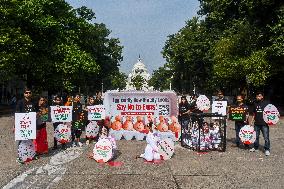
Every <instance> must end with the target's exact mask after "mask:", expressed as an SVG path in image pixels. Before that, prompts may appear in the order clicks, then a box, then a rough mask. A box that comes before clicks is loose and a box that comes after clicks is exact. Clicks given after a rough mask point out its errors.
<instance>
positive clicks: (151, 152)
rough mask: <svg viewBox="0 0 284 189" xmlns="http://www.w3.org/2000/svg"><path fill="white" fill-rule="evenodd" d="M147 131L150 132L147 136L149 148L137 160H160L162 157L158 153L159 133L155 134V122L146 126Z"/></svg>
mask: <svg viewBox="0 0 284 189" xmlns="http://www.w3.org/2000/svg"><path fill="white" fill-rule="evenodd" d="M146 127H147V130H149V132H148V134H147V136H146V142H147V146H146V148H145V152H144V153H143V154H141V155H140V156H137V157H136V158H144V159H145V160H146V161H153V160H160V159H161V155H160V154H159V152H158V141H159V137H158V133H154V132H153V122H150V123H149V124H148V125H146Z"/></svg>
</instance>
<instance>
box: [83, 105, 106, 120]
mask: <svg viewBox="0 0 284 189" xmlns="http://www.w3.org/2000/svg"><path fill="white" fill-rule="evenodd" d="M87 109H88V120H93V121H96V120H102V119H105V116H106V112H105V107H104V106H103V105H95V106H87Z"/></svg>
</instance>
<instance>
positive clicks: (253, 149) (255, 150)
mask: <svg viewBox="0 0 284 189" xmlns="http://www.w3.org/2000/svg"><path fill="white" fill-rule="evenodd" d="M249 151H250V152H257V151H258V149H255V148H252V149H250V150H249Z"/></svg>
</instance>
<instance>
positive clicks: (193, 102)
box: [189, 100, 202, 113]
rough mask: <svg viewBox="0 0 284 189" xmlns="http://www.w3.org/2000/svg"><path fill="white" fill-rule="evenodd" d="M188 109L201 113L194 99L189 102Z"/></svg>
mask: <svg viewBox="0 0 284 189" xmlns="http://www.w3.org/2000/svg"><path fill="white" fill-rule="evenodd" d="M189 109H190V111H191V112H192V113H202V111H201V110H199V109H198V108H197V104H196V100H194V101H192V103H190V105H189Z"/></svg>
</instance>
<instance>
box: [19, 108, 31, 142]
mask: <svg viewBox="0 0 284 189" xmlns="http://www.w3.org/2000/svg"><path fill="white" fill-rule="evenodd" d="M28 139H36V112H29V113H15V140H28Z"/></svg>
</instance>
